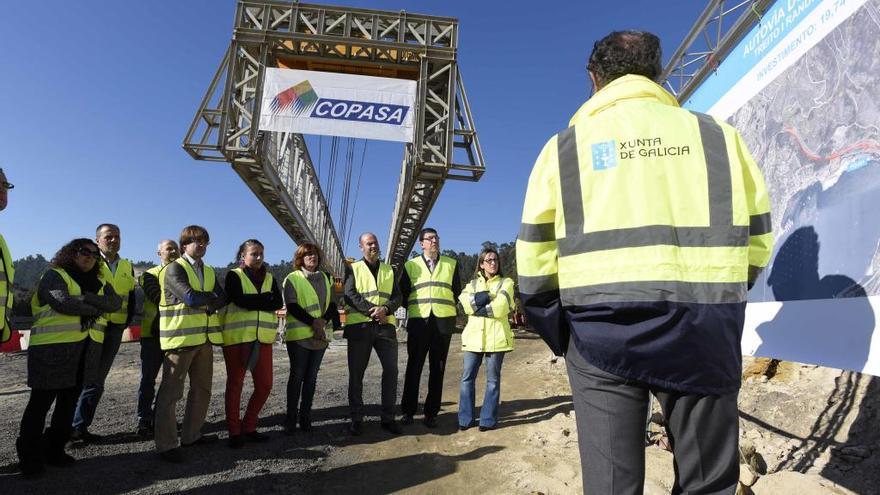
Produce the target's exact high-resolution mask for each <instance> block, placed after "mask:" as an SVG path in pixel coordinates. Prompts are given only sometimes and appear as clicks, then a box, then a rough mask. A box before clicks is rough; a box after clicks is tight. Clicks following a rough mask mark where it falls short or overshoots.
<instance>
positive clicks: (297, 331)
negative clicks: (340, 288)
mask: <svg viewBox="0 0 880 495" xmlns="http://www.w3.org/2000/svg"><path fill="white" fill-rule="evenodd" d="M322 276H323V277H324V281H325V283H326V291H325V293H326V294H327V295H326V296H325V300H324V301H318V294H317V293H316V292H315V289H314V288H313V287H312V283H311V282H309V279H308V278H306V274H305V273H303V272H302V270H294V271H293V272H290V274H288V275H287V277H286V278H285V279H284V283H285V284H291V285H292V286H293V290H294V292H295V293H296V303H297V304H299V305H300V306H301V307H302V308H303V309H304V310H306V313H308V314H309V315H310V316H311V317H312V318H321V317H322V316H323V315H324V313H326V312H327V308H329V307H330V301H331V300H332V297H331V294H332V292H330V291H331V285H330V279H329V278H328V277H327V276H326V275H323V274H322ZM287 302H290V301H287ZM314 335H315V331H314V330H312V327H310V326H309V325H306V324H305V323H303V322H301V321H299V320H298V319H296V318H294V317H293V316H291V315H287V326H286V329H285V332H284V340H286V341H288V342H290V341H294V340H303V339H310V338H312V337H314Z"/></svg>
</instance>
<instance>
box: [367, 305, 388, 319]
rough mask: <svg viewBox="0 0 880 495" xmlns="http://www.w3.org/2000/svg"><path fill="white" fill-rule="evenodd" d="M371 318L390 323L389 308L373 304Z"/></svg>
mask: <svg viewBox="0 0 880 495" xmlns="http://www.w3.org/2000/svg"><path fill="white" fill-rule="evenodd" d="M370 318H372V319H373V320H376V321H378V322H379V323H388V308H386V307H385V306H373V307H372V308H370Z"/></svg>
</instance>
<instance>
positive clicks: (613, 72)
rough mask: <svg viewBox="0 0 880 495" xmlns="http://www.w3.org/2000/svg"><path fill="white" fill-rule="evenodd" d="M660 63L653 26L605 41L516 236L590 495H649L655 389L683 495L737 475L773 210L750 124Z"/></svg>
mask: <svg viewBox="0 0 880 495" xmlns="http://www.w3.org/2000/svg"><path fill="white" fill-rule="evenodd" d="M660 60H661V54H660V40H659V39H658V38H657V37H656V36H654V35H653V34H650V33H646V32H640V31H623V32H614V33H611V34H610V35H608V36H606V37H605V38H604V39H602V40H601V41H598V42H597V43H596V44H595V45H594V47H593V52H592V54H591V55H590V59H589V64H588V66H587V68H588V73H589V76H590V80H591V81H592V83H593V86H594V88H595V89H596V92H595V94H593V95H592V97H591V98H590V99H589V100H588V101H587V102H586V103H584V105H583V106H582V107H581V108H580V109H579V110H578V111H577V113H575V115H574V117H573V118H572V119H571V122H570V126H569V127H568V128H567V129H565V130H563V131H562V132H560V133H559V134H557V135H555V136H553V137H552V138H551V139H550V140H549V141H548V142H547V144H546V145H545V146H544V149H543V150H542V151H541V153H540V155H539V156H538V159H537V161H536V163H535V166H534V169H533V170H532V173H531V176H530V178H529V184H528V189H527V192H526V197H525V204H524V205H523V215H522V225H521V227H520V233H519V237H518V240H517V244H516V255H517V270H518V273H519V289H520V296H521V300H522V304H523V306H524V307H525V310H526V313H527V315H528V317H529V323H530V324H532V325H533V326H534V327H535V328H536V329H537V330H538V331H539V332H540V333H541V335H542V337H544V339H545V340H546V341H547V342H548V344H549V345H550V346H551V348H552V349H553V350H554V352H555V353H556V354H559V355H561V354H563V353H565V358H566V359H565V361H566V365H567V367H568V374H569V381H570V382H571V387H572V395H573V402H574V407H575V412H576V418H577V426H578V441H579V444H580V455H581V468H582V470H583V483H584V485H583V486H584V492H585V493H640V492H641V491H642V488H643V484H644V476H645V475H644V466H645V464H644V462H645V452H644V443H643V442H644V426H645V417H646V416H647V413H648V404H649V393H650V394H653V395H654V396H655V397H657V399H658V401H659V403H660V405H661V407H662V409H663V413H664V416H665V418H666V422H667V429H668V431H669V436H670V438H673V439H674V442H673V454H674V456H675V463H676V470H675V475H676V476H675V481H674V486H673V488H672V491H673V492H674V493H679V492H684V493H708V492H712V493H733V492H734V491H735V489H736V484H737V481H738V477H739V474H738V472H739V463H738V455H737V451H738V414H737V394H738V391H739V387H740V380H741V365H742V357H741V349H740V335H741V332H742V329H743V322H744V314H745V305H746V292H747V289H748V288H750V287H751V285H752V284H754V282H755V280H756V278H757V276H758V273H759V272H760V271H761V270H762V269H763V268H764V267H765V266H766V265H767V262H768V260H769V257H770V253H771V249H772V245H773V234H772V232H771V221H770V203H769V199H768V197H767V191H766V188H765V185H764V180H763V177H762V175H761V172H760V170H759V169H758V166H757V165H756V164H755V162H754V160H753V159H752V157H751V155H750V153H749V151H748V149H747V148H746V145H745V143H744V142H743V139H742V137H741V136H740V135H739V133H738V132H737V131H736V130H735V129H734V128H732V127H731V126H729V125H727V124H726V123H724V122H723V121H721V120H719V119H716V118H715V117H712V116H709V115H705V114H701V113H696V112H691V111H688V110H685V109H682V108H679V106H678V103H677V102H676V100H675V98H674V97H673V96H672V95H670V94H669V93H667V92H666V91H665V90H664V89H663V88H662V87H660V86H659V85H658V84H657V83H656V82H655V81H656V78H657V77H658V76H659V75H660ZM566 351H567V352H566ZM608 445H614V448H613V449H609V448H607V446H608Z"/></svg>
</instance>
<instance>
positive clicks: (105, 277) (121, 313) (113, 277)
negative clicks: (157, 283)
mask: <svg viewBox="0 0 880 495" xmlns="http://www.w3.org/2000/svg"><path fill="white" fill-rule="evenodd" d="M100 277H101V281H102V282H110V285H112V286H113V290H115V291H116V293H117V294H118V295H119V297H121V298H122V306H120V307H119V309H117V310H116V311H114V312H113V313H110V314H107V315H105V316H106V317H107V320H108V321H109V322H110V323H116V324H120V325H121V324H123V323H125V320H126V319H128V294H129V293H130V292H131V291H133V290H134V287H135V279H134V275H132V271H131V262H130V261H128V260H127V259H125V258H119V262H118V263H117V264H116V273H113V272H112V271H110V267H109V266H107V263H106V262H104V263H102V264H101V273H100Z"/></svg>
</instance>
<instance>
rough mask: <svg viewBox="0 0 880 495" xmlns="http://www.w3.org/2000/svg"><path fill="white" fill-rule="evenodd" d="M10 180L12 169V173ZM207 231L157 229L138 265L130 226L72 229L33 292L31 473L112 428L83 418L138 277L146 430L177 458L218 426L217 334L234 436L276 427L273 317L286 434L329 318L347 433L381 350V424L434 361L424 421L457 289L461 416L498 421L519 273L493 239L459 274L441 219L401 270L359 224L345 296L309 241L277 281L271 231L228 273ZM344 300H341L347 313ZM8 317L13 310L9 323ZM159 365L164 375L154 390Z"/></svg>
mask: <svg viewBox="0 0 880 495" xmlns="http://www.w3.org/2000/svg"><path fill="white" fill-rule="evenodd" d="M0 173H2V172H0ZM3 179H4V184H6V182H5V176H4V177H3ZM10 188H11V184H10ZM4 192H5V189H4ZM209 242H210V237H209V235H208V232H207V230H206V229H204V228H203V227H201V226H198V225H190V226H187V227H185V228H184V229H183V230H182V231H181V233H180V236H179V242H175V241H174V240H163V241H161V242H160V243H159V245H158V250H157V254H158V257H159V259H160V264H159V265H156V266H154V267H152V268H150V269H148V270H146V271H145V272H144V273H143V274H142V275H141V276H140V277H139V278H138V279H136V278H135V273H134V269H133V267H132V263H131V262H130V261H128V260H126V259H124V258H122V257H120V256H119V248H120V244H121V234H120V229H119V227H118V226H116V225H113V224H101V225H99V226H98V228H97V229H96V236H95V240H94V241H93V240H91V239H88V238H78V239H74V240H72V241H70V242H69V243H67V244H65V245H64V246H62V247H61V249H60V250H59V251H58V252H57V253H56V254H55V256H54V257H53V258H52V260H51V262H50V269H49V270H48V271H47V272H46V273H45V274H44V275H43V277H42V279H41V280H40V282H39V285H38V287H37V290H36V292H35V294H34V296H33V298H32V300H31V308H32V311H33V316H34V323H33V326H32V328H31V330H30V344H29V347H28V378H27V380H28V385H29V386H30V387H31V395H30V398H29V400H28V404H27V406H26V408H25V412H24V415H23V417H22V420H21V428H20V433H19V437H18V439H17V441H16V449H17V452H18V456H19V465H20V468H21V471H22V473H23V474H24V475H25V476H28V477H32V476H39V475H40V474H41V473H42V472H43V471H44V466H45V464H49V465H54V466H66V465H69V464H72V463H73V462H74V461H75V459H74V458H73V457H72V456H71V455H69V454H68V453H67V452H66V450H65V449H66V445H68V443H69V442H71V441H72V442H82V443H84V444H89V443H100V442H101V441H102V438H101V436H100V435H98V434H95V433H94V432H92V431H90V430H89V426H90V425H91V424H92V421H93V420H94V417H95V413H96V410H97V407H98V402H99V401H100V398H101V394H102V392H103V390H104V386H105V382H106V379H107V376H108V374H109V371H110V369H111V367H112V364H113V361H114V358H115V356H116V354H117V352H118V351H119V346H120V342H121V339H122V333H123V331H124V329H125V328H126V327H128V325H129V324H130V323H131V322H132V320H133V318H134V317H135V316H136V311H137V310H136V308H137V304H136V298H135V288H136V287H137V286H138V285H140V287H141V288H142V289H143V293H144V303H143V319H142V323H141V335H140V357H141V381H140V384H139V387H138V393H137V426H136V434H137V435H138V436H139V437H141V438H142V439H150V438H152V439H153V440H154V442H155V446H156V451H157V452H158V454H159V456H160V457H161V458H162V459H163V460H166V461H169V462H175V463H178V462H183V461H184V455H183V451H182V447H188V446H192V445H199V444H207V443H212V442H215V441H217V440H218V436H217V435H216V434H210V433H208V434H206V433H203V432H202V428H203V426H204V423H205V418H206V416H207V412H208V406H209V403H210V399H211V393H212V391H211V384H212V378H213V360H214V357H213V354H214V353H213V347H214V346H222V350H223V358H224V363H225V366H226V376H227V378H226V388H225V412H226V428H227V431H228V434H229V435H228V445H229V447H231V448H241V447H243V446H244V445H245V444H246V443H247V442H265V441H267V440H269V436H268V435H266V434H265V433H263V432H260V431H258V429H257V420H258V418H259V414H260V411H261V409H262V408H263V406H264V404H265V403H266V401H267V399H268V398H269V395H270V393H271V390H272V383H273V376H272V370H273V360H272V352H273V349H272V346H273V344H274V343H275V342H276V339H277V338H278V337H279V326H280V325H279V322H281V323H282V324H283V328H281V335H280V337H281V338H282V339H283V341H284V342H285V344H286V348H287V354H288V356H289V358H290V375H289V378H288V382H287V414H286V417H285V421H284V425H283V427H284V432H285V433H286V434H288V435H294V434H296V431H297V430H301V431H310V430H311V429H312V415H311V412H312V402H313V399H314V395H315V389H316V386H317V378H318V372H319V369H320V366H321V361H322V359H323V357H324V352H325V350H326V349H327V347H328V345H329V342H330V341H331V338H332V333H333V331H334V330H338V329H340V328H343V336H344V338H345V339H346V341H347V358H348V370H349V387H348V402H349V407H350V423H349V426H348V429H349V431H350V433H351V434H352V435H361V434H362V433H363V428H364V426H363V417H364V401H363V378H364V374H365V371H366V368H367V365H368V363H369V360H370V356H371V354H372V351H373V350H374V349H375V351H376V354H377V355H378V357H379V361H380V363H381V365H382V385H381V389H382V390H381V397H382V399H381V402H382V404H381V423H380V424H381V427H382V428H383V429H384V430H387V431H388V432H390V433H392V434H400V433H401V432H402V429H401V423H402V424H404V425H408V424H412V423H413V422H414V416H415V415H416V413H417V409H418V400H419V381H420V378H421V374H422V369H423V367H424V363H425V359H426V358H427V359H428V360H429V367H430V372H429V380H428V381H429V384H428V393H427V398H426V399H425V403H424V408H423V414H424V417H423V420H422V422H423V423H424V425H425V426H427V427H429V428H434V427H436V426H437V419H436V417H437V414H438V413H439V411H440V403H441V394H442V386H443V375H444V371H445V367H446V358H447V354H448V351H449V345H450V339H451V335H452V333H454V332H455V331H456V322H455V319H456V315H457V308H456V303H457V302H460V303H461V305H462V307H463V308H464V312H465V313H466V314H467V315H469V317H468V322H467V325H466V326H465V329H464V331H463V335H462V348H463V351H464V354H465V358H464V361H465V372H464V375H463V377H462V381H461V407H460V411H459V415H458V417H459V428H460V429H461V430H465V429H468V428H471V427H472V426H475V425H476V426H478V427H479V429H480V430H481V431H485V430H488V429H493V428H495V426H496V424H497V421H498V414H497V406H498V403H499V389H500V387H499V382H500V369H501V362H502V359H503V353H505V352H508V351H511V350H512V349H513V334H512V332H511V330H510V326H509V324H508V321H507V316H508V313H509V312H510V310H511V309H512V308H513V281H512V280H511V279H509V278H505V277H503V276H502V275H501V273H500V266H501V264H500V263H501V260H500V258H499V254H498V252H497V251H496V250H494V249H488V250H485V251H484V252H483V253H481V255H480V266H479V268H478V269H477V271H476V273H475V274H474V279H473V280H471V281H470V282H469V283H468V284H466V285H465V287H464V288H462V284H461V282H460V281H459V279H458V276H459V273H458V267H457V264H456V261H455V260H454V259H452V258H449V257H446V256H441V255H440V253H439V236H438V235H437V232H436V231H435V230H434V229H430V228H426V229H424V230H423V231H422V232H421V234H420V242H421V244H422V248H423V254H422V255H420V256H418V257H416V258H414V259H412V260H410V261H408V262H407V263H406V264H405V270H404V271H402V272H401V273H400V275H399V276H398V275H397V274H396V273H395V271H394V270H393V269H392V267H391V266H390V265H388V264H386V263H384V262H383V261H381V260H379V243H378V241H377V239H376V236H375V235H374V234H372V233H369V232H368V233H364V234H363V235H361V237H360V239H359V246H360V249H361V251H362V252H363V258H362V259H360V260H358V261H355V262H353V263H351V264H350V265H349V266H346V269H345V275H344V285H343V286H344V291H343V294H342V296H341V298H339V297H336V293H335V284H334V279H333V277H332V276H331V275H330V274H329V273H327V272H325V271H323V269H322V265H323V261H324V260H323V259H322V254H321V251H320V249H319V248H318V246H316V245H314V244H312V243H308V242H307V243H303V244H301V245H299V246H298V247H297V249H296V252H295V254H294V256H293V262H292V265H293V271H292V272H291V273H290V274H288V275H287V276H286V277H285V279H284V280H283V281H281V283H280V284H279V282H278V281H277V280H275V278H274V277H273V275H272V273H271V271H269V270H268V269H267V265H266V264H265V263H264V247H263V244H262V243H261V242H260V241H259V240H257V239H248V240H246V241H244V242H243V243H242V244H241V245H240V246H239V248H238V251H237V253H236V258H235V259H236V262H237V263H238V266H237V267H235V268H233V269H231V270H229V272H228V273H227V274H226V277H225V280H224V282H223V283H222V284H221V283H220V281H219V280H217V278H216V275H215V272H214V269H213V268H212V267H211V266H209V265H207V264H205V263H204V262H203V258H204V256H205V254H206V252H207V248H208V245H209ZM0 247H2V248H3V251H2V253H3V256H4V260H5V259H6V258H8V249H6V246H5V243H3V244H2V246H0ZM2 273H3V274H4V275H8V277H4V279H3V281H4V282H5V281H7V280H11V279H12V272H11V265H10V266H6V265H4V271H3V272H2ZM8 300H11V297H10V298H8ZM338 302H342V303H343V305H344V308H345V316H346V318H345V325H344V327H343V326H342V324H341V323H340V315H339V311H338V309H337V308H338V307H339V306H338ZM401 306H404V307H405V308H406V309H407V315H408V318H407V326H406V328H407V332H408V338H407V351H408V361H407V367H406V379H405V382H404V387H403V399H402V401H401V405H400V407H401V410H402V413H403V417H402V420H401V421H398V420H397V414H396V404H397V385H398V383H397V380H398V367H397V360H398V355H397V348H398V342H397V327H396V322H395V318H394V316H393V315H394V313H395V311H396V310H397V309H398V308H399V307H401ZM4 308H6V301H4ZM7 316H8V311H7V312H6V314H4V317H5V318H7ZM7 319H8V318H7ZM8 326H9V325H8V324H5V325H4V332H5V331H6V328H7V327H8ZM483 359H485V360H486V362H487V369H488V371H487V377H488V386H487V393H486V397H485V401H484V405H483V408H482V414H481V416H480V418H479V419H475V418H474V409H475V405H474V395H475V394H474V381H475V377H476V374H477V371H478V369H479V367H480V363H481V362H482V360H483ZM160 370H162V378H161V381H160V383H159V387H158V390H156V381H157V377H158V375H159V371H160ZM248 372H250V374H251V377H252V379H253V384H254V387H253V394H252V395H251V397H250V399H249V400H248V402H247V406H246V407H245V410H244V415H243V416H242V414H241V412H242V411H241V401H242V389H243V386H244V380H245V377H246V375H247V373H248ZM187 377H189V392H188V393H187V398H186V405H185V413H184V417H183V421H182V422H181V423H180V425H178V418H177V415H176V408H177V404H178V402H179V401H180V399H181V398H182V397H183V393H184V390H185V388H186V382H187ZM53 403H54V405H55V408H54V411H53V413H52V418H51V421H50V426H49V427H48V428H46V427H45V423H46V416H47V415H48V412H49V410H50V408H51V406H52V405H53ZM178 430H179V431H178Z"/></svg>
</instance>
